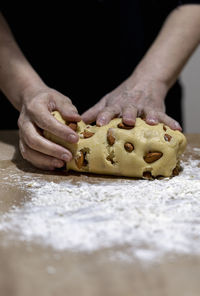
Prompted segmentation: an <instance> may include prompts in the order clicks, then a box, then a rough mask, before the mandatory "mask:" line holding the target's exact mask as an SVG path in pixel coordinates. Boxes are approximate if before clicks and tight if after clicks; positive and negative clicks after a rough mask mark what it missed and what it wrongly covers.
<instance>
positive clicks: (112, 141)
mask: <svg viewBox="0 0 200 296" xmlns="http://www.w3.org/2000/svg"><path fill="white" fill-rule="evenodd" d="M107 141H108V144H109V145H110V146H112V145H114V144H115V137H114V136H113V134H112V129H111V128H109V130H108V132H107Z"/></svg>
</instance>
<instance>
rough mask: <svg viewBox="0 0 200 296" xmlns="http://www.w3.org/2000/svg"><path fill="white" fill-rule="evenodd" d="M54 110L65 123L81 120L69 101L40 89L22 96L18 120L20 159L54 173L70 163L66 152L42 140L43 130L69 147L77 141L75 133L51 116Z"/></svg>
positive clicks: (54, 92)
mask: <svg viewBox="0 0 200 296" xmlns="http://www.w3.org/2000/svg"><path fill="white" fill-rule="evenodd" d="M54 110H58V111H59V112H60V113H61V115H62V117H63V118H64V119H65V120H66V121H74V122H77V121H80V120H81V117H80V115H79V114H78V112H77V109H76V107H75V106H73V105H72V102H71V100H70V99H69V98H68V97H65V96H64V95H62V94H61V93H59V92H57V91H56V90H53V89H51V88H48V87H42V88H41V89H37V90H31V91H29V90H26V91H25V92H24V95H23V102H22V108H21V113H20V116H19V120H18V126H19V136H20V142H19V147H20V151H21V154H22V156H23V158H25V159H26V160H28V161H29V162H30V163H32V164H33V165H34V166H36V167H38V168H40V169H47V170H54V169H55V168H60V167H62V166H64V164H65V162H68V161H70V160H71V159H72V154H71V152H70V151H69V150H67V149H66V148H64V147H61V146H60V145H57V144H55V143H52V142H51V141H49V140H47V139H45V138H44V137H43V135H42V130H47V131H49V132H51V133H53V134H54V135H56V136H58V137H60V138H62V139H64V140H65V141H68V142H70V143H76V142H77V141H78V139H79V138H78V135H77V134H76V132H74V131H73V130H72V129H71V128H69V127H68V126H66V125H64V124H62V123H60V122H58V120H56V119H55V118H54V117H53V116H52V115H51V112H52V111H54Z"/></svg>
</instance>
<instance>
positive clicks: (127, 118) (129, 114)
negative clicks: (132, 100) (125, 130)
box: [122, 105, 137, 126]
mask: <svg viewBox="0 0 200 296" xmlns="http://www.w3.org/2000/svg"><path fill="white" fill-rule="evenodd" d="M136 117H137V108H136V107H135V106H133V105H126V106H125V107H124V108H123V111H122V118H123V122H124V123H125V124H127V125H130V126H134V125H135V121H136Z"/></svg>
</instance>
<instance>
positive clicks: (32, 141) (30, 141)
mask: <svg viewBox="0 0 200 296" xmlns="http://www.w3.org/2000/svg"><path fill="white" fill-rule="evenodd" d="M25 141H26V144H27V145H28V146H29V147H30V148H32V149H35V148H36V146H37V145H36V140H35V138H33V137H32V136H30V135H26V137H25Z"/></svg>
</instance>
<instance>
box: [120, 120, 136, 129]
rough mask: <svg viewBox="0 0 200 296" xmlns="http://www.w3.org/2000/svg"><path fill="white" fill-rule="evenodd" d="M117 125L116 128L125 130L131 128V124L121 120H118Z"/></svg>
mask: <svg viewBox="0 0 200 296" xmlns="http://www.w3.org/2000/svg"><path fill="white" fill-rule="evenodd" d="M117 126H118V128H122V129H127V130H129V129H132V128H133V126H129V125H126V124H124V123H123V122H120V123H119V124H118V125H117Z"/></svg>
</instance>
